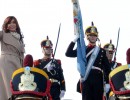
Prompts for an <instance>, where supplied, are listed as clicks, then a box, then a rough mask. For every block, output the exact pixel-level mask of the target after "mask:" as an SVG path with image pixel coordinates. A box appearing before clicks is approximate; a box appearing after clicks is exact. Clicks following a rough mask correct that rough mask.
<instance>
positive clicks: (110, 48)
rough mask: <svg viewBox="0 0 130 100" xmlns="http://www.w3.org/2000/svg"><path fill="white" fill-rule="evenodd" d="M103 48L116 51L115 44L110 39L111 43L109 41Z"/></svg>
mask: <svg viewBox="0 0 130 100" xmlns="http://www.w3.org/2000/svg"><path fill="white" fill-rule="evenodd" d="M103 48H104V49H105V50H108V51H114V50H115V46H114V44H112V40H110V43H107V44H105V45H104V46H103Z"/></svg>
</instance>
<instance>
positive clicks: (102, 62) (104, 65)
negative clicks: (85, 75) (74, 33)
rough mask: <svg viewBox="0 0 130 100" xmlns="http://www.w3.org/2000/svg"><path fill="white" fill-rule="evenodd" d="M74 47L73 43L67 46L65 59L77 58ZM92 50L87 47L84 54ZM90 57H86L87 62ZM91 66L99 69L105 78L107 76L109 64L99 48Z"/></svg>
mask: <svg viewBox="0 0 130 100" xmlns="http://www.w3.org/2000/svg"><path fill="white" fill-rule="evenodd" d="M74 46H75V43H73V42H71V43H70V45H69V46H68V48H67V51H66V53H65V55H66V56H67V57H77V49H75V50H74ZM92 49H93V48H89V47H87V49H86V54H87V53H88V52H89V51H91V50H92ZM90 56H91V54H90V55H89V56H88V57H87V62H88V61H89V59H90ZM93 66H96V67H99V68H100V69H102V70H103V71H104V72H105V73H106V75H107V76H109V73H110V71H111V68H110V64H109V61H108V59H107V56H106V51H105V50H104V49H102V48H100V51H99V53H98V55H97V58H96V59H95V62H94V64H93ZM90 73H91V71H90ZM107 82H108V78H107Z"/></svg>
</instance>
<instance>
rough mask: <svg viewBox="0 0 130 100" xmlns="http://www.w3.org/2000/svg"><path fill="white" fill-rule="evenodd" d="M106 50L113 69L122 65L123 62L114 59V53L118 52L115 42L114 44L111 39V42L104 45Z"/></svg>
mask: <svg viewBox="0 0 130 100" xmlns="http://www.w3.org/2000/svg"><path fill="white" fill-rule="evenodd" d="M103 48H104V49H105V50H106V55H107V58H108V60H109V63H110V67H111V70H113V69H114V68H116V67H117V66H121V65H122V64H121V63H119V62H116V58H114V60H112V59H113V56H114V53H115V52H116V49H115V46H114V44H112V41H111V40H110V43H107V44H105V45H104V47H103Z"/></svg>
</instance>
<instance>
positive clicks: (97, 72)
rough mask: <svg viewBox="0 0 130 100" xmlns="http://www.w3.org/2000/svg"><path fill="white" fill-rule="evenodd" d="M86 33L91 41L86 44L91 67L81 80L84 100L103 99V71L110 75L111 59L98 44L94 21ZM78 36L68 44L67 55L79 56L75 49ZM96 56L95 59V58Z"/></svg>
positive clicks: (87, 57) (87, 58)
mask: <svg viewBox="0 0 130 100" xmlns="http://www.w3.org/2000/svg"><path fill="white" fill-rule="evenodd" d="M85 34H86V39H87V40H88V42H89V43H88V45H87V46H86V60H87V63H88V65H87V66H86V68H88V67H91V69H90V72H89V74H88V77H87V79H86V80H85V81H82V82H81V87H82V92H81V93H82V100H102V98H103V90H104V89H103V73H102V71H105V73H107V76H108V75H109V72H110V67H109V61H108V59H107V57H106V52H105V50H104V49H102V48H100V47H99V46H96V41H97V40H98V31H97V28H96V27H95V26H94V25H93V23H92V25H91V26H89V27H88V28H87V29H86V30H85ZM78 38H79V36H78V35H77V36H76V37H75V38H74V40H73V41H72V42H71V43H70V45H69V46H68V49H67V51H66V56H67V57H77V49H75V50H73V49H74V46H75V43H76V41H77V40H78ZM94 56H95V59H93V57H94ZM81 70H82V69H81ZM86 70H87V69H86ZM82 78H83V76H82V75H81V79H82Z"/></svg>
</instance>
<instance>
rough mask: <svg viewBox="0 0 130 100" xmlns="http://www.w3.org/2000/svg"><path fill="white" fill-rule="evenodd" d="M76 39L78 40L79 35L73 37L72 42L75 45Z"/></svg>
mask: <svg viewBox="0 0 130 100" xmlns="http://www.w3.org/2000/svg"><path fill="white" fill-rule="evenodd" d="M78 38H79V34H76V35H74V40H73V42H74V43H75V42H76V41H77V40H78Z"/></svg>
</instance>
